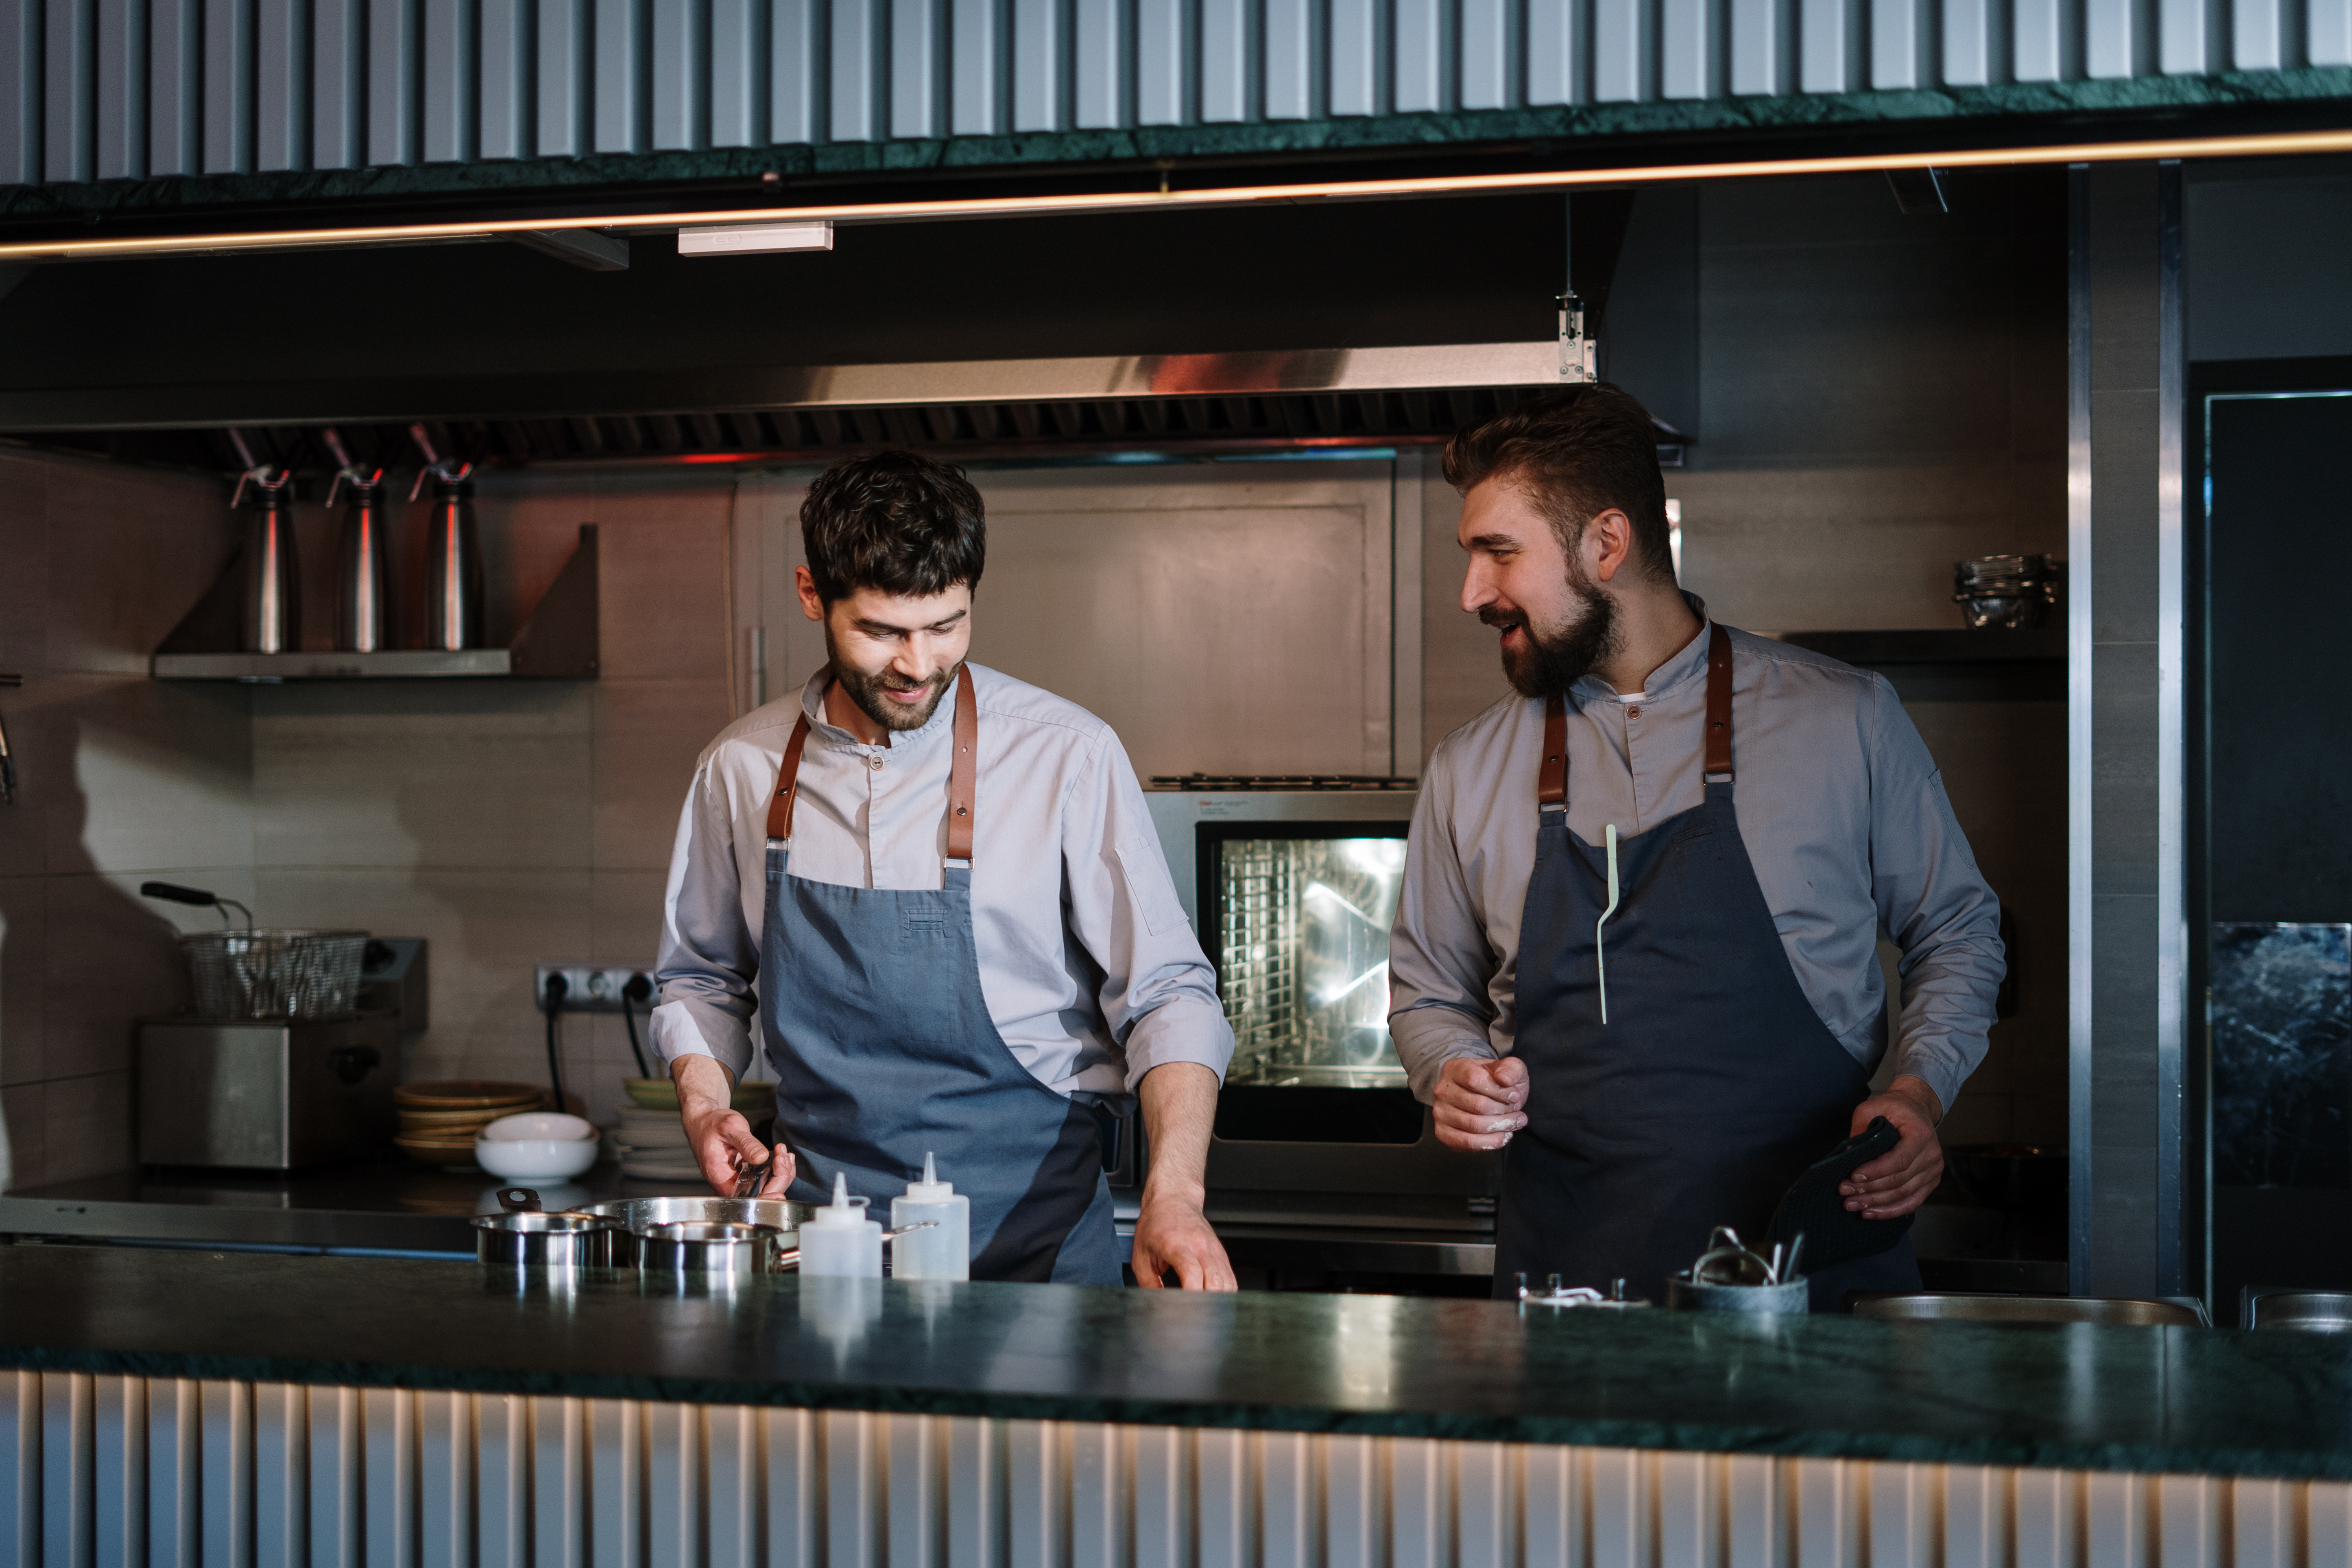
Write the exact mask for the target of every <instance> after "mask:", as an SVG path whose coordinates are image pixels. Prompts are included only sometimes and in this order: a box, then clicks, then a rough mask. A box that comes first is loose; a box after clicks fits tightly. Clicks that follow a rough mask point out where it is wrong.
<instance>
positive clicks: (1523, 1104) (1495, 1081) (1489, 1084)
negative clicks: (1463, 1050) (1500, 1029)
mask: <svg viewBox="0 0 2352 1568" xmlns="http://www.w3.org/2000/svg"><path fill="white" fill-rule="evenodd" d="M1434 1099H1435V1105H1434V1110H1435V1111H1436V1120H1437V1141H1438V1142H1440V1143H1443V1144H1444V1145H1445V1146H1446V1147H1447V1148H1449V1149H1469V1150H1483V1149H1499V1148H1501V1147H1502V1146H1503V1145H1504V1144H1506V1143H1508V1142H1510V1141H1511V1134H1512V1133H1514V1132H1517V1131H1518V1130H1519V1129H1520V1128H1522V1127H1525V1126H1526V1125H1527V1124H1528V1117H1527V1109H1526V1108H1527V1103H1528V1064H1527V1063H1525V1062H1523V1061H1521V1060H1519V1058H1517V1057H1502V1058H1490V1057H1455V1058H1453V1059H1452V1060H1450V1061H1448V1062H1447V1063H1446V1064H1445V1067H1444V1070H1443V1071H1442V1072H1440V1073H1439V1074H1438V1078H1437V1093H1436V1095H1435V1097H1434Z"/></svg>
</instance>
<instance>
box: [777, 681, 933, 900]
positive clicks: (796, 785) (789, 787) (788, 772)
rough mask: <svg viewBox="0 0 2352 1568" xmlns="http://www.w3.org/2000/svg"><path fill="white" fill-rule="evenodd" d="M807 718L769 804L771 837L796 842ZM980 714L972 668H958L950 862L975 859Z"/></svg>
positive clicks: (787, 750) (796, 728)
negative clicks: (973, 831)
mask: <svg viewBox="0 0 2352 1568" xmlns="http://www.w3.org/2000/svg"><path fill="white" fill-rule="evenodd" d="M808 732H809V721H808V714H807V713H806V712H803V713H802V714H801V716H800V718H799V719H798V720H796V721H794V722H793V738H792V739H791V740H789V741H787V742H784V760H783V763H782V766H780V767H778V768H777V769H776V793H775V795H773V796H772V797H771V798H770V799H769V801H768V837H771V838H790V837H792V836H793V800H794V798H795V797H796V796H797V794H798V792H799V789H800V779H801V752H802V750H803V748H804V747H806V746H807V744H808ZM979 757H980V712H979V705H978V703H977V702H976V701H975V700H973V698H972V694H971V666H970V665H959V666H957V667H956V710H955V755H954V757H953V758H952V759H951V760H950V762H949V763H948V858H949V859H950V860H969V859H971V826H972V805H973V799H974V796H975V795H977V794H978V791H977V789H976V788H975V784H976V783H977V780H978V777H979Z"/></svg>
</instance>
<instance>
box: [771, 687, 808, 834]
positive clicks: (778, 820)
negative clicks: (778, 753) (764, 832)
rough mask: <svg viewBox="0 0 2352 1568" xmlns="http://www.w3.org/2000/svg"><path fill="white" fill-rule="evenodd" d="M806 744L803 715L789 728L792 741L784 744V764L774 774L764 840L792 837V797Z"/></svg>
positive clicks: (805, 727)
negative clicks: (773, 791) (774, 784)
mask: <svg viewBox="0 0 2352 1568" xmlns="http://www.w3.org/2000/svg"><path fill="white" fill-rule="evenodd" d="M807 744H808V714H807V713H806V712H805V711H804V712H803V713H802V714H801V716H800V719H799V720H798V721H796V722H795V723H794V724H793V738H792V739H791V740H789V741H787V742H784V763H783V766H782V767H780V768H778V769H777V770H776V793H775V795H773V796H772V797H771V798H770V799H769V801H768V837H771V838H790V837H792V836H793V793H794V792H795V791H796V790H798V789H799V787H800V782H801V748H802V747H803V746H805V745H807Z"/></svg>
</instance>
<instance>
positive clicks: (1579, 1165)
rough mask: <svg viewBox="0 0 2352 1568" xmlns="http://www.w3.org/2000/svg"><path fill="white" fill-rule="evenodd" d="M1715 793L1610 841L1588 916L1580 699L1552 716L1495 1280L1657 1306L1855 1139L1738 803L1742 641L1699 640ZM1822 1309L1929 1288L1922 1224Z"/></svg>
mask: <svg viewBox="0 0 2352 1568" xmlns="http://www.w3.org/2000/svg"><path fill="white" fill-rule="evenodd" d="M1567 758H1568V747H1567V719H1566V710H1565V708H1564V707H1563V705H1562V703H1561V700H1560V699H1559V698H1558V697H1556V696H1555V697H1553V698H1552V699H1551V700H1550V701H1549V705H1548V707H1547V709H1546V711H1545V718H1544V764H1543V772H1542V775H1541V777H1540V779H1539V780H1538V787H1537V799H1538V819H1539V822H1540V826H1539V827H1538V830H1537V837H1536V865H1535V870H1534V873H1533V874H1532V875H1531V876H1530V877H1529V878H1528V901H1527V910H1526V913H1525V915H1524V917H1523V919H1522V921H1521V924H1520V928H1519V954H1518V1029H1517V1037H1516V1038H1517V1044H1516V1046H1515V1053H1516V1054H1517V1056H1518V1057H1519V1058H1520V1059H1521V1060H1523V1061H1524V1062H1526V1063H1527V1068H1528V1102H1527V1107H1526V1110H1527V1117H1528V1124H1527V1126H1526V1127H1525V1128H1524V1129H1522V1130H1521V1131H1519V1132H1518V1134H1517V1136H1515V1137H1514V1138H1513V1139H1512V1140H1511V1142H1510V1143H1509V1145H1508V1147H1507V1151H1506V1152H1505V1154H1504V1160H1503V1196H1502V1202H1501V1204H1500V1205H1499V1213H1498V1215H1497V1217H1496V1262H1495V1287H1496V1290H1495V1293H1496V1295H1497V1296H1506V1295H1508V1294H1509V1293H1510V1289H1511V1287H1512V1285H1513V1280H1512V1276H1513V1275H1514V1274H1517V1273H1526V1274H1528V1275H1530V1276H1533V1277H1534V1279H1535V1281H1536V1282H1537V1283H1538V1284H1539V1283H1541V1281H1542V1279H1543V1277H1544V1276H1545V1275H1548V1274H1554V1273H1557V1274H1559V1276H1560V1279H1561V1282H1562V1283H1563V1284H1567V1285H1589V1286H1591V1287H1592V1288H1594V1289H1599V1290H1603V1291H1605V1290H1607V1289H1609V1286H1610V1284H1611V1282H1612V1280H1615V1279H1624V1280H1625V1281H1627V1287H1626V1289H1627V1293H1628V1294H1629V1295H1634V1296H1645V1297H1647V1298H1649V1299H1650V1300H1653V1301H1663V1300H1664V1292H1665V1284H1664V1281H1665V1278H1666V1276H1667V1275H1668V1274H1671V1273H1675V1272H1676V1271H1678V1270H1680V1269H1683V1268H1688V1267H1689V1266H1690V1264H1691V1262H1692V1260H1693V1259H1695V1258H1697V1257H1698V1255H1699V1253H1700V1252H1701V1251H1703V1250H1705V1247H1706V1239H1707V1233H1708V1231H1709V1229H1710V1228H1711V1227H1713V1226H1718V1225H1730V1226H1738V1230H1739V1234H1740V1236H1741V1237H1742V1238H1743V1239H1745V1240H1748V1241H1751V1242H1753V1241H1760V1240H1762V1239H1763V1237H1764V1233H1765V1230H1766V1228H1767V1227H1768V1226H1769V1224H1770V1222H1771V1218H1772V1211H1773V1209H1774V1207H1775V1206H1776V1205H1778V1204H1779V1203H1780V1194H1782V1193H1784V1192H1786V1191H1787V1190H1788V1187H1789V1184H1790V1182H1792V1181H1794V1180H1795V1179H1796V1178H1797V1175H1798V1173H1801V1171H1803V1170H1804V1169H1805V1167H1806V1166H1808V1165H1810V1164H1811V1163H1813V1162H1814V1161H1816V1160H1818V1159H1820V1158H1822V1156H1823V1155H1825V1154H1827V1153H1828V1152H1830V1151H1831V1150H1832V1148H1834V1147H1836V1146H1837V1144H1838V1143H1839V1142H1842V1141H1843V1139H1844V1138H1845V1136H1846V1132H1847V1129H1848V1127H1849V1126H1850V1125H1851V1123H1852V1121H1853V1110H1854V1107H1856V1106H1858V1105H1860V1104H1861V1103H1862V1102H1863V1101H1864V1100H1866V1099H1868V1098H1869V1095H1870V1079H1869V1075H1868V1074H1867V1073H1865V1072H1864V1070H1863V1068H1862V1066H1861V1064H1860V1063H1858V1062H1856V1061H1855V1060H1854V1059H1853V1057H1852V1056H1850V1055H1849V1054H1847V1052H1846V1049H1845V1047H1843V1046H1841V1045H1839V1044H1838V1042H1837V1037H1835V1036H1833V1035H1832V1034H1831V1033H1830V1032H1829V1029H1828V1027H1827V1026H1824V1025H1823V1024H1822V1020H1821V1016H1820V1015H1819V1014H1817V1013H1815V1012H1814V1011H1813V1006H1812V1004H1811V1002H1809V1001H1808V1000H1806V998H1805V994H1804V991H1803V989H1802V988H1801V986H1800V985H1799V984H1797V976H1796V973H1795V971H1793V970H1792V969H1790V966H1789V955H1788V951H1787V949H1785V948H1784V947H1783V946H1782V945H1781V942H1780V931H1779V929H1778V928H1777V927H1776V926H1775V925H1774V923H1773V921H1772V911H1771V909H1770V907H1769V905H1767V904H1766V903H1765V901H1764V893H1763V889H1761V888H1759V886H1758V885H1757V882H1756V869H1755V867H1754V866H1753V865H1752V864H1751V863H1750V862H1749V860H1748V850H1747V847H1746V845H1745V844H1744V843H1742V841H1741V839H1740V837H1739V819H1738V814H1737V813H1736V812H1735V810H1734V809H1733V805H1732V769H1731V638H1730V637H1728V636H1727V634H1726V633H1725V631H1724V629H1723V628H1722V627H1721V626H1716V627H1715V628H1714V629H1713V637H1711V639H1710V641H1709V643H1708V647H1707V671H1706V797H1705V799H1704V800H1703V801H1702V802H1701V804H1699V805H1696V806H1693V807H1692V808H1691V809H1690V810H1688V811H1685V812H1684V813H1682V814H1681V815H1679V816H1675V817H1671V818H1669V819H1668V820H1666V821H1664V822H1662V823H1660V824H1658V825H1657V826H1654V827H1653V828H1651V829H1650V830H1649V831H1647V832H1645V833H1643V834H1641V835H1639V836H1638V837H1633V838H1629V839H1621V840H1620V841H1619V845H1618V856H1617V864H1618V876H1619V889H1620V892H1619V901H1618V907H1617V911H1616V913H1615V914H1613V915H1612V916H1611V917H1610V919H1609V921H1608V923H1607V924H1606V925H1605V926H1603V927H1601V943H1602V950H1601V951H1602V955H1603V956H1605V958H1606V960H1607V974H1608V985H1609V1022H1608V1023H1607V1024H1605V1025H1604V1024H1602V1023H1601V1000H1600V984H1599V975H1600V965H1599V964H1597V963H1596V962H1595V949H1594V935H1593V928H1594V922H1595V921H1598V920H1599V919H1600V918H1601V910H1603V909H1605V908H1606V907H1607V905H1608V896H1609V895H1608V866H1607V858H1606V854H1605V852H1604V851H1603V850H1601V849H1596V848H1594V847H1592V846H1591V845H1589V844H1587V843H1585V842H1584V841H1583V840H1582V839H1580V838H1579V837H1576V836H1575V835H1574V834H1572V833H1570V831H1569V830H1568V809H1567V800H1568V791H1567ZM1811 1285H1812V1289H1811V1298H1812V1307H1813V1310H1815V1311H1817V1312H1818V1311H1823V1310H1832V1311H1834V1310H1837V1309H1838V1307H1839V1305H1840V1303H1841V1301H1842V1300H1843V1297H1844V1294H1845V1292H1847V1291H1849V1290H1916V1289H1919V1268H1918V1265H1917V1264H1916V1262H1915V1261H1914V1260H1913V1258H1912V1254H1911V1244H1910V1241H1909V1239H1908V1238H1907V1237H1906V1239H1904V1240H1902V1241H1900V1242H1898V1243H1896V1244H1895V1247H1892V1248H1890V1249H1889V1250H1887V1251H1885V1252H1882V1253H1879V1254H1878V1255H1876V1256H1875V1257H1872V1258H1859V1259H1856V1260H1855V1261H1853V1262H1851V1263H1847V1264H1844V1265H1843V1266H1840V1267H1838V1268H1828V1269H1823V1270H1822V1271H1821V1272H1820V1273H1818V1274H1815V1275H1813V1276H1812V1278H1811Z"/></svg>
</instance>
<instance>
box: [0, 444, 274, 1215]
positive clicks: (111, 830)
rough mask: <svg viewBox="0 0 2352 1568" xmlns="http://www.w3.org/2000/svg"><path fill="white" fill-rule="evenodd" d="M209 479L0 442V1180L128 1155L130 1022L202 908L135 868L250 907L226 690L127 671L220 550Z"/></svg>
mask: <svg viewBox="0 0 2352 1568" xmlns="http://www.w3.org/2000/svg"><path fill="white" fill-rule="evenodd" d="M225 500H226V498H225V497H224V496H223V495H221V494H220V492H219V490H218V489H217V487H215V485H213V484H212V483H210V482H209V481H205V480H201V479H184V478H177V477H170V476H160V475H156V474H152V473H142V472H136V471H132V470H129V469H123V468H110V467H106V466H104V465H101V464H97V463H85V462H79V461H71V460H65V459H54V458H31V457H27V456H25V455H21V454H16V453H0V672H5V673H8V674H13V675H21V676H23V677H24V678H25V684H24V686H23V687H22V688H21V689H13V690H12V689H7V688H5V687H0V718H5V721H6V723H7V727H8V739H9V742H10V744H11V747H12V749H13V750H14V751H15V752H16V759H17V772H18V775H19V780H20V790H19V793H18V796H17V803H16V805H13V806H0V1105H5V1110H6V1133H7V1141H6V1159H5V1181H6V1183H7V1184H9V1185H10V1186H16V1187H23V1186H34V1185H38V1184H41V1183H44V1182H55V1181H66V1180H70V1179H72V1178H74V1177H77V1176H84V1175H91V1174H96V1173H103V1172H107V1171H112V1170H119V1169H121V1168H122V1167H123V1166H124V1165H126V1164H128V1163H129V1162H130V1157H131V1139H130V1125H131V1121H130V1088H131V1076H130V1065H131V1021H132V1020H133V1019H134V1018H137V1017H139V1016H142V1015H145V1014H150V1013H158V1012H166V1011H169V1010H171V1009H172V1008H173V1006H175V1005H178V1003H179V1002H180V1000H181V999H182V996H183V995H184V984H183V983H182V980H181V968H180V963H179V959H178V955H177V952H175V950H174V948H173V942H172V937H173V932H174V931H175V929H181V928H184V929H187V930H194V931H200V930H204V929H206V928H208V927H213V926H216V925H217V924H218V921H217V919H216V917H215V916H214V915H213V914H212V913H211V912H210V911H208V910H192V909H187V908H185V907H184V906H178V905H166V904H156V903H152V902H150V901H147V900H142V899H141V898H140V897H139V896H138V885H139V883H140V882H142V880H145V879H149V878H158V879H163V880H167V881H176V882H183V883H190V884H194V885H195V886H197V887H204V888H210V889H214V890H215V891H217V892H220V893H223V894H225V895H226V896H228V897H231V898H236V899H240V900H245V901H247V902H248V903H250V902H252V901H253V898H254V888H253V870H252V867H253V824H254V810H253V786H252V764H251V757H252V746H251V737H250V723H249V720H248V719H247V699H246V694H245V692H244V690H243V689H240V688H225V687H215V686H173V685H165V684H163V683H161V682H157V681H152V680H150V679H147V656H148V655H149V653H151V652H152V650H153V648H154V647H155V645H156V644H157V643H159V642H161V641H162V640H163V637H164V636H165V634H167V633H168V632H169V631H170V630H171V629H172V627H173V625H174V624H176V623H177V622H178V620H179V619H180V617H181V616H183V615H184V614H185V613H186V612H187V610H188V608H189V606H190V605H192V604H193V603H194V601H195V599H196V598H197V597H198V596H199V595H201V594H202V593H203V592H204V590H205V588H206V587H207V586H208V585H209V584H211V582H212V580H213V577H214V574H215V573H216V572H218V571H219V569H220V566H221V564H222V563H223V562H224V561H225V560H226V558H227V557H228V554H229V552H230V551H231V549H232V546H233V543H234V538H233V533H232V528H231V522H230V517H229V512H228V510H227V508H226V505H225V504H224V502H225Z"/></svg>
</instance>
